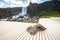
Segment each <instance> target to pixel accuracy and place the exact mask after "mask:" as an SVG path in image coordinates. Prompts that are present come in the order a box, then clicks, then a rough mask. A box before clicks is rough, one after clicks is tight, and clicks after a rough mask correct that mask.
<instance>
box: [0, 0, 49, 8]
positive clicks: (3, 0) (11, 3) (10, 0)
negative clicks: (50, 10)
mask: <svg viewBox="0 0 60 40" xmlns="http://www.w3.org/2000/svg"><path fill="white" fill-rule="evenodd" d="M26 1H27V2H26ZM26 1H25V2H24V3H23V2H22V0H20V1H19V0H18V1H16V0H0V8H6V7H26V6H28V5H29V2H30V0H26ZM45 1H48V0H31V2H32V3H42V2H45Z"/></svg>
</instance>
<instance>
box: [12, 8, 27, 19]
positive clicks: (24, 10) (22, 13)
mask: <svg viewBox="0 0 60 40" xmlns="http://www.w3.org/2000/svg"><path fill="white" fill-rule="evenodd" d="M25 14H27V7H22V12H21V13H19V14H17V15H14V16H12V18H14V19H16V18H19V17H20V16H24V15H25Z"/></svg>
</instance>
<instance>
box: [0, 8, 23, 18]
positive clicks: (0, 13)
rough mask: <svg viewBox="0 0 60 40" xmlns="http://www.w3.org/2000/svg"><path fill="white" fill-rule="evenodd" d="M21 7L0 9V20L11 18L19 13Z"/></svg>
mask: <svg viewBox="0 0 60 40" xmlns="http://www.w3.org/2000/svg"><path fill="white" fill-rule="evenodd" d="M21 9H22V8H21V7H15V8H0V18H6V17H12V16H13V15H16V14H18V13H19V12H21Z"/></svg>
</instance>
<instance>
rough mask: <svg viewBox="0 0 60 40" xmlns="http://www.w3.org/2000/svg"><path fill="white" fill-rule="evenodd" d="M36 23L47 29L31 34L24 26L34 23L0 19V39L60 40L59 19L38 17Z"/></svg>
mask: <svg viewBox="0 0 60 40" xmlns="http://www.w3.org/2000/svg"><path fill="white" fill-rule="evenodd" d="M38 23H39V24H41V25H43V26H45V27H46V28H47V29H46V30H45V31H39V32H38V33H37V34H36V35H34V36H33V35H30V34H29V33H27V32H26V28H27V27H28V26H31V25H32V26H33V25H36V23H21V22H9V21H0V40H60V21H59V22H58V21H56V20H53V19H40V20H39V22H38Z"/></svg>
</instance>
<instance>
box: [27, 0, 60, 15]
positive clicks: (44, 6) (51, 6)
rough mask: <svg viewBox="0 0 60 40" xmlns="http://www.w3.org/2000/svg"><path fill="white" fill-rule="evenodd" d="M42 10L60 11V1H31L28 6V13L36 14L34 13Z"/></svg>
mask: <svg viewBox="0 0 60 40" xmlns="http://www.w3.org/2000/svg"><path fill="white" fill-rule="evenodd" d="M41 11H48V12H50V11H52V12H55V11H56V12H60V1H46V2H43V3H40V4H37V3H30V5H29V6H28V10H27V12H28V14H29V15H31V16H34V13H36V12H41Z"/></svg>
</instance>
